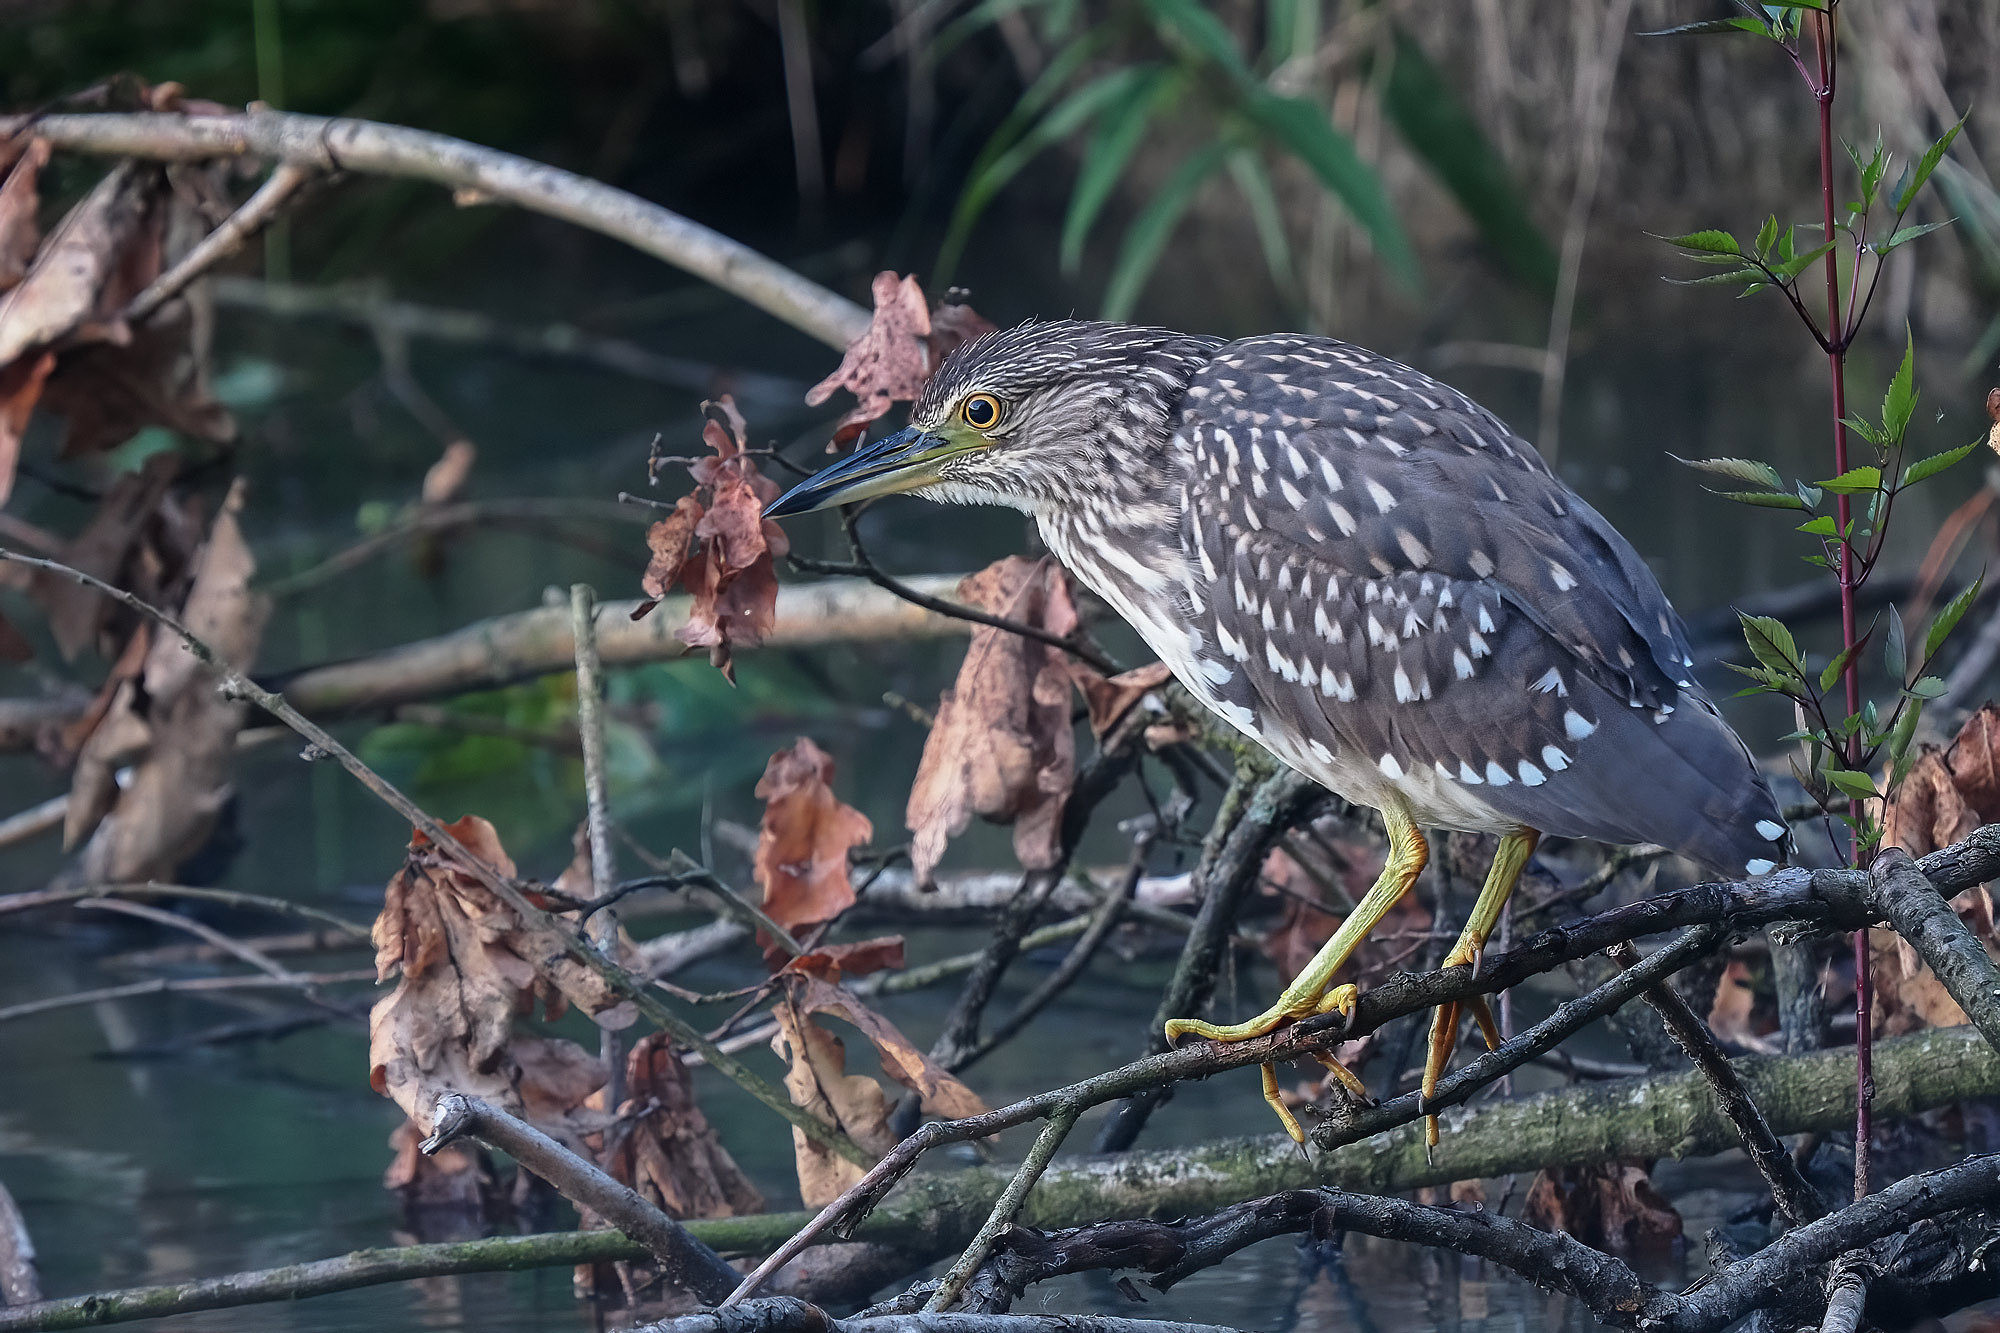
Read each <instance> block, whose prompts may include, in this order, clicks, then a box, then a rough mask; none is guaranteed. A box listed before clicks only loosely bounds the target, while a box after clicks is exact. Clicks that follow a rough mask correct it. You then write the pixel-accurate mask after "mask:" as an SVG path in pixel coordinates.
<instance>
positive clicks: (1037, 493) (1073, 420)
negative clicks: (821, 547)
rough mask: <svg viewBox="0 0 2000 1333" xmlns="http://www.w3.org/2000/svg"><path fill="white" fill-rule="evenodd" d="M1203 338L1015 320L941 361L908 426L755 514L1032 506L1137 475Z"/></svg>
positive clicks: (1153, 457)
mask: <svg viewBox="0 0 2000 1333" xmlns="http://www.w3.org/2000/svg"><path fill="white" fill-rule="evenodd" d="M1215 345H1216V343H1215V340H1213V339H1208V338H1195V337H1189V336H1188V335H1186V334H1181V333H1174V332H1171V331H1169V330H1166V329H1148V328H1136V327H1133V326H1131V325H1126V324H1099V323H1090V322H1086V321H1083V320H1057V321H1054V322H1051V323H1036V324H1023V325H1020V326H1018V327H1015V328H1012V329H1006V330H1002V331H1001V332H998V333H989V334H987V335H986V336H985V337H983V338H979V339H977V340H975V341H973V342H970V343H967V344H966V345H965V346H963V347H961V348H959V349H958V350H957V351H955V352H953V353H952V354H951V355H950V356H949V357H947V358H946V359H945V362H944V364H943V365H942V366H941V367H939V368H938V371H937V373H936V374H935V375H933V376H931V378H930V380H929V381H928V382H927V383H926V384H925V385H924V388H923V392H922V393H921V394H920V395H919V396H918V398H917V401H916V404H915V405H914V406H913V407H912V408H911V410H910V424H909V425H908V426H907V427H905V428H904V429H902V430H899V431H897V432H896V433H895V434H893V435H889V436H886V437H885V438H883V439H880V440H877V441H875V442H874V443H873V444H865V445H863V446H862V447H861V448H859V449H857V450H855V451H854V453H853V454H851V455H849V456H848V457H847V458H845V459H842V460H841V461H840V462H838V463H835V464H834V465H833V466H831V467H829V468H826V469H824V470H823V471H821V472H819V473H818V474H816V475H814V476H812V477H810V478H808V479H807V480H805V481H803V482H801V483H800V484H799V485H797V486H795V487H793V488H792V489H791V490H790V491H789V492H787V493H786V494H785V495H783V496H781V497H779V499H778V500H777V501H776V502H774V503H773V504H772V505H771V507H770V508H769V509H767V510H765V511H764V512H765V516H766V517H771V518H778V517H783V516H784V515H787V514H804V513H809V512H810V511H812V510H815V509H824V508H826V507H828V506H830V505H838V504H853V503H854V502H856V501H858V500H866V499H869V498H872V497H874V496H877V495H890V494H893V493H896V492H898V491H915V492H921V493H923V494H924V495H925V497H926V498H928V499H933V500H944V501H951V502H956V503H961V504H1003V505H1010V506H1012V507H1014V508H1017V509H1024V510H1028V511H1030V512H1034V511H1035V510H1036V509H1038V508H1039V507H1040V506H1042V505H1045V504H1048V503H1051V502H1061V501H1062V500H1063V499H1064V498H1065V497H1066V496H1068V495H1070V494H1072V493H1073V492H1074V491H1075V490H1076V489H1077V488H1078V487H1079V486H1083V485H1090V484H1093V483H1110V484H1111V485H1112V486H1113V488H1114V489H1117V488H1120V487H1122V486H1123V485H1127V484H1133V483H1141V482H1143V481H1144V476H1143V474H1144V473H1145V472H1147V471H1148V470H1157V469H1158V467H1159V466H1160V458H1159V455H1160V454H1161V452H1162V451H1163V450H1164V448H1165V445H1166V440H1167V437H1168V436H1170V435H1171V433H1172V432H1171V428H1170V427H1169V425H1168V419H1169V417H1170V415H1171V413H1172V411H1173V408H1174V406H1175V404H1177V403H1178V402H1179V400H1180V397H1181V394H1182V392H1183V390H1185V388H1186V387H1187V381H1188V378H1189V376H1191V375H1192V374H1193V373H1194V371H1195V370H1196V369H1197V368H1198V367H1199V366H1200V365H1202V364H1203V363H1204V362H1206V360H1207V359H1208V355H1209V352H1210V350H1211V349H1212V348H1213V347H1214V346H1215Z"/></svg>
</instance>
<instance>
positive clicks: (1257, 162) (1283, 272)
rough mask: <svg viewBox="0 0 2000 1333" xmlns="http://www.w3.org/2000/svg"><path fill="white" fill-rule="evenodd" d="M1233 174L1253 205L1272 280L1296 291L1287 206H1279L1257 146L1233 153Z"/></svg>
mask: <svg viewBox="0 0 2000 1333" xmlns="http://www.w3.org/2000/svg"><path fill="white" fill-rule="evenodd" d="M1229 174H1230V176H1231V177H1232V178H1233V179H1234V180H1235V181H1236V191H1237V193H1238V194H1241V195H1242V196H1243V202H1244V203H1245V204H1248V205H1249V207H1250V221H1251V223H1252V224H1253V225H1254V226H1255V227H1256V228H1257V244H1258V245H1259V247H1261V248H1262V249H1263V251H1264V267H1265V268H1266V269H1268V270H1269V271H1270V274H1271V281H1272V282H1273V283H1274V284H1276V286H1277V288H1278V290H1279V291H1281V292H1289V291H1292V290H1293V289H1294V288H1295V287H1296V285H1297V282H1296V279H1295V278H1294V277H1293V276H1292V243H1291V241H1290V240H1289V239H1287V238H1286V236H1285V216H1284V210H1283V209H1281V208H1280V207H1279V206H1278V195H1277V192H1276V191H1275V190H1273V189H1272V188H1271V178H1270V176H1269V175H1267V174H1266V173H1265V171H1264V163H1263V159H1261V158H1259V157H1258V156H1257V150H1256V149H1254V148H1239V149H1237V150H1236V151H1235V152H1233V153H1231V154H1230V155H1229Z"/></svg>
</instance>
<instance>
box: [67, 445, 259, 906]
mask: <svg viewBox="0 0 2000 1333" xmlns="http://www.w3.org/2000/svg"><path fill="white" fill-rule="evenodd" d="M243 497H244V483H243V482H242V481H241V480H238V481H237V483H236V484H235V485H234V486H232V487H231V488H230V491H229V494H228V495H227V496H226V497H225V498H224V500H223V503H222V506H221V508H220V510H218V512H217V513H216V516H215V521H214V523H213V524H211V525H210V527H209V532H208V539H207V541H206V542H205V543H204V544H203V545H202V547H201V549H200V550H199V551H198V552H197V553H196V554H195V557H194V559H193V561H192V562H191V563H192V578H191V580H190V582H189V584H188V591H187V595H186V598H185V600H184V601H183V602H182V603H181V606H180V618H181V620H182V622H183V623H184V624H186V625H187V627H188V628H189V629H190V630H192V631H193V632H194V633H195V635H196V636H197V637H199V638H200V639H202V640H203V641H204V642H205V643H207V644H208V645H209V646H210V647H211V648H213V649H214V650H215V651H216V653H217V654H218V655H219V656H220V657H221V659H222V661H224V662H225V663H228V664H229V665H231V666H232V667H236V668H239V669H248V668H249V666H250V665H251V663H252V661H253V660H254V659H255V657H256V653H257V648H258V645H259V643H260V642H261V641H262V638H263V633H264V622H265V620H266V618H267V616H268V613H269V603H268V599H267V598H265V597H264V596H263V595H262V594H259V593H256V592H253V591H252V590H251V587H250V583H251V579H252V578H253V577H254V576H255V575H256V572H257V562H256V560H255V558H254V557H252V555H251V554H250V547H249V543H248V542H246V541H245V540H244V538H243V529H242V525H241V522H240V515H241V513H242V509H243ZM135 641H136V640H135ZM218 678H219V672H218V671H217V670H216V669H215V668H213V667H210V666H207V665H205V664H204V663H202V662H201V660H200V659H198V658H197V657H195V655H194V654H193V653H192V652H190V651H189V650H188V648H187V646H186V644H185V643H184V642H182V640H181V639H180V638H179V637H178V636H176V635H172V634H164V633H154V634H153V635H151V636H150V642H149V643H148V644H147V646H146V648H145V659H144V666H143V667H142V668H141V670H140V671H139V673H138V675H137V679H136V685H137V688H134V684H135V682H134V681H133V680H130V679H128V680H127V681H126V682H125V683H124V685H123V686H122V687H121V689H122V691H124V692H125V696H124V698H123V699H122V700H121V701H119V702H116V703H114V706H113V707H114V711H113V713H112V714H111V715H110V716H109V717H108V718H107V720H106V725H103V726H100V727H98V728H97V729H96V731H94V732H93V733H92V735H91V738H90V742H89V743H88V744H87V745H86V747H85V749H86V751H88V752H89V755H90V756H92V757H96V758H102V759H103V760H104V761H105V762H106V763H107V764H115V762H116V759H115V755H116V753H117V752H118V751H119V750H121V749H123V748H125V746H126V744H127V743H128V742H127V738H126V737H124V736H123V735H121V734H120V733H121V731H122V729H123V727H124V725H125V718H126V717H127V715H128V714H129V713H137V712H138V711H139V710H140V709H141V708H143V725H144V727H145V729H146V731H147V732H148V735H147V736H146V738H145V744H146V753H145V757H144V758H143V759H142V760H140V762H138V763H137V764H136V765H134V767H133V769H132V772H131V776H130V777H129V778H128V779H127V781H126V782H125V784H124V786H123V788H122V789H121V790H120V791H119V792H118V793H117V798H116V804H115V805H113V806H112V807H111V809H110V811H109V813H108V814H106V816H105V817H104V819H103V821H102V822H101V823H99V824H98V825H97V827H96V830H95V832H94V833H93V834H92V836H91V840H90V845H89V846H88V847H87V848H86V849H85V851H84V855H83V859H82V865H83V868H84V870H85V872H86V873H88V874H90V875H91V876H92V877H93V878H95V879H97V880H99V881H101V882H113V883H115V882H123V881H130V880H141V879H153V878H164V877H168V876H171V875H172V874H173V873H174V871H175V870H176V869H177V868H178V867H179V865H180V864H181V863H182V862H183V861H185V860H186V859H187V858H188V857H189V856H191V855H193V853H194V852H196V851H197V850H199V849H200V847H201V846H202V844H203V843H205V842H206V841H207V840H208V837H209V835H210V834H211V833H212V832H213V831H214V829H215V825H216V822H217V820H219V819H220V818H221V816H222V812H223V810H224V808H225V807H226V806H227V805H228V803H229V800H230V798H231V797H232V795H233V794H234V791H235V788H234V785H233V783H232V781H231V773H232V770H233V766H234V760H235V750H236V733H237V732H238V731H239V730H240V729H241V728H242V725H243V718H244V714H245V711H246V707H245V705H244V704H242V703H239V702H237V701H236V700H233V699H227V698H224V697H223V696H222V695H221V694H219V693H217V691H216V688H215V685H216V681H217V679H218ZM84 758H85V756H82V755H80V756H79V763H78V771H79V777H81V776H82V773H83V771H84V769H85V766H86V765H85V763H84Z"/></svg>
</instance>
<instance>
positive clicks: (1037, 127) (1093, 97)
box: [934, 34, 1145, 287]
mask: <svg viewBox="0 0 2000 1333" xmlns="http://www.w3.org/2000/svg"><path fill="white" fill-rule="evenodd" d="M1101 45H1103V39H1102V38H1100V37H1098V36H1096V35H1094V34H1092V35H1086V36H1084V37H1079V38H1078V39H1077V40H1076V41H1074V42H1071V43H1070V44H1069V45H1068V46H1066V47H1064V48H1063V49H1062V50H1061V51H1058V52H1057V53H1056V55H1055V57H1054V58H1053V59H1052V60H1050V61H1049V65H1048V68H1047V69H1045V70H1043V71H1042V74H1041V77H1040V78H1038V79H1036V80H1035V81H1034V83H1032V84H1030V85H1029V87H1028V90H1027V91H1026V92H1024V93H1022V94H1021V99H1020V101H1019V102H1017V103H1015V106H1014V109H1013V110H1012V111H1010V112H1009V113H1008V114H1007V118H1006V119H1005V120H1003V121H1002V122H1001V123H1000V127H999V128H998V129H996V130H994V131H993V137H992V138H991V139H988V140H987V141H986V146H985V147H984V148H982V149H981V150H980V152H979V157H978V158H977V160H975V161H974V162H973V164H972V170H971V171H970V172H969V173H968V174H967V177H966V185H965V189H964V190H963V191H961V192H960V194H959V196H958V206H957V207H956V208H955V209H953V210H952V215H951V225H950V226H949V227H948V228H947V229H946V231H945V238H944V243H943V244H942V245H940V246H939V247H938V261H937V271H936V274H935V275H934V276H935V278H936V283H937V285H939V286H940V287H941V286H942V285H943V283H944V281H945V280H946V279H947V278H948V277H949V276H950V274H951V272H952V270H953V269H954V268H956V267H957V266H958V258H959V256H960V255H961V254H963V253H964V251H965V244H966V242H967V241H968V240H970V239H971V237H972V228H973V227H974V225H975V224H977V223H978V221H979V218H980V215H981V214H983V213H984V212H985V211H986V207H987V205H988V204H990V203H992V202H993V197H994V196H995V195H997V194H998V193H999V192H1000V190H1001V188H1002V187H1004V186H1005V185H1006V184H1007V182H1008V181H1010V180H1012V179H1013V178H1014V177H1015V176H1016V175H1018V174H1019V173H1020V171H1021V169H1022V168H1023V167H1025V166H1027V165H1028V163H1029V162H1030V161H1032V160H1033V159H1034V158H1035V157H1036V155H1038V154H1039V153H1040V152H1041V151H1042V150H1043V149H1045V148H1047V147H1049V146H1050V145H1051V144H1053V143H1055V142H1056V141H1057V140H1058V139H1061V138H1063V137H1064V136H1066V135H1067V134H1068V133H1069V132H1070V131H1071V130H1073V129H1075V128H1077V127H1078V126H1080V125H1081V124H1082V123H1083V122H1084V120H1086V119H1087V118H1088V117H1089V115H1090V114H1091V113H1092V112H1094V111H1095V110H1097V109H1098V108H1100V107H1102V106H1104V105H1106V104H1108V103H1109V102H1111V101H1113V100H1115V99H1116V98H1117V97H1118V96H1119V95H1120V94H1121V93H1123V92H1125V91H1127V90H1128V89H1129V88H1130V86H1131V85H1132V83H1134V82H1135V81H1136V80H1135V78H1134V76H1135V75H1136V76H1139V77H1144V72H1145V71H1144V70H1143V69H1142V68H1126V69H1119V70H1114V71H1112V72H1111V73H1109V74H1105V75H1102V76H1100V77H1099V78H1097V79H1094V80H1092V81H1091V82H1089V83H1087V84H1085V85H1084V86H1083V87H1082V88H1080V89H1078V90H1077V91H1076V92H1074V93H1072V94H1070V96H1069V98H1068V99H1067V100H1066V101H1064V102H1063V103H1061V104H1060V105H1059V106H1058V108H1057V110H1055V111H1051V112H1049V113H1048V114H1047V115H1042V114H1041V112H1042V108H1043V107H1045V106H1047V105H1048V103H1049V102H1050V101H1052V100H1053V99H1054V98H1055V97H1056V96H1057V95H1058V94H1059V93H1060V92H1061V91H1062V89H1063V87H1064V86H1065V85H1066V84H1067V83H1068V82H1069V79H1070V77H1071V76H1072V75H1074V74H1075V73H1077V71H1078V70H1080V69H1081V68H1082V67H1083V64H1084V62H1085V61H1087V60H1089V59H1090V58H1091V57H1092V56H1094V55H1096V54H1097V50H1098V48H1099V47H1100V46H1101ZM1079 99H1081V100H1079ZM1064 108H1067V112H1066V113H1064V110H1063V109H1064ZM1038 116H1039V117H1040V119H1037V117H1038ZM1059 116H1060V118H1059Z"/></svg>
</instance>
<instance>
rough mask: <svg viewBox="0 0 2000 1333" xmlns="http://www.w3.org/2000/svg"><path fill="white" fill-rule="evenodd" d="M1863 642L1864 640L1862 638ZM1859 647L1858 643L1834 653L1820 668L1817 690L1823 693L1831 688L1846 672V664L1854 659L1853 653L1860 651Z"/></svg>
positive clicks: (1860, 646) (1860, 645)
mask: <svg viewBox="0 0 2000 1333" xmlns="http://www.w3.org/2000/svg"><path fill="white" fill-rule="evenodd" d="M1863 642H1866V641H1865V640H1864V641H1863ZM1861 648H1862V644H1859V643H1857V644H1853V645H1851V646H1849V647H1846V648H1843V649H1841V650H1840V651H1839V652H1838V653H1836V654H1835V655H1834V658H1833V660H1832V661H1831V662H1828V663H1827V664H1826V665H1825V666H1824V667H1821V668H1820V673H1819V692H1820V693H1821V694H1825V693H1826V692H1827V691H1828V690H1830V689H1832V688H1833V684H1834V682H1835V681H1837V680H1839V679H1840V678H1841V676H1843V675H1845V674H1846V672H1847V664H1848V663H1849V662H1852V661H1853V660H1854V655H1855V654H1856V653H1858V652H1860V651H1861Z"/></svg>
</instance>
